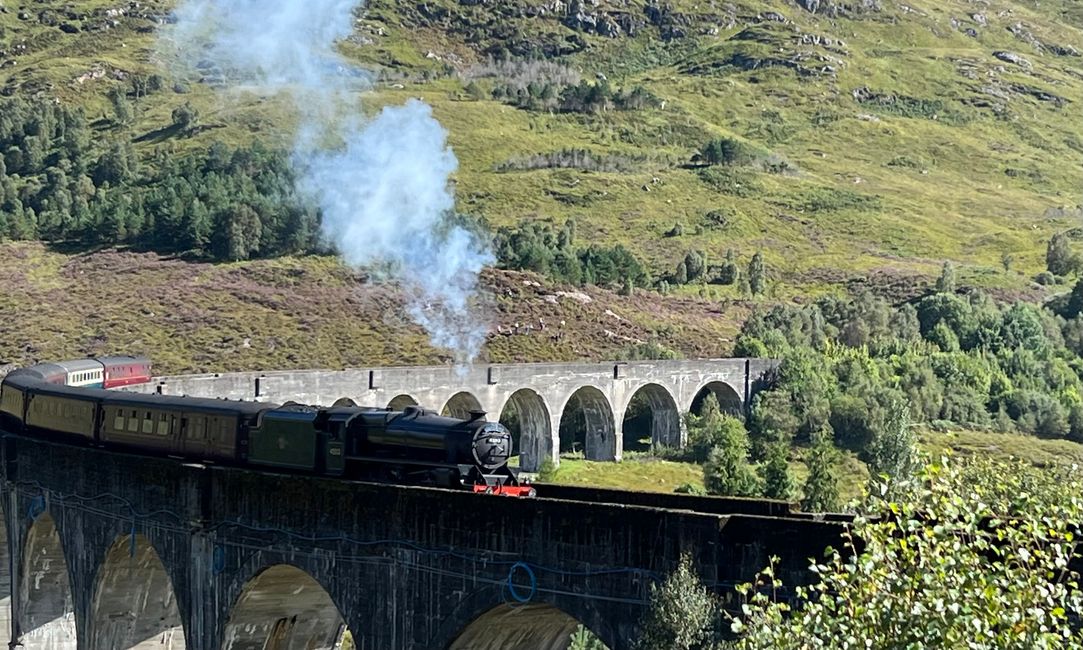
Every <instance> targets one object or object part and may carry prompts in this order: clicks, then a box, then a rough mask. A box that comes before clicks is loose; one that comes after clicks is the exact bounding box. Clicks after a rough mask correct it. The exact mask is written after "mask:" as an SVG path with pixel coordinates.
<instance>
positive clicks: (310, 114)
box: [166, 0, 492, 363]
mask: <svg viewBox="0 0 1083 650" xmlns="http://www.w3.org/2000/svg"><path fill="white" fill-rule="evenodd" d="M357 8H358V2H357V0H182V1H181V3H180V5H179V6H178V7H177V9H176V11H175V18H176V22H175V24H174V25H173V27H172V28H171V29H170V30H167V32H166V39H167V40H166V45H167V46H168V47H169V49H170V54H171V55H172V57H173V58H176V59H179V60H180V61H181V62H182V63H187V64H188V65H189V66H191V65H195V66H198V67H199V68H201V69H206V68H208V67H213V68H217V69H218V70H219V71H220V72H221V73H222V74H223V75H224V76H225V78H226V79H228V80H230V82H231V85H232V86H233V87H234V88H252V86H253V85H255V86H256V89H258V90H260V91H263V92H266V91H270V92H285V93H289V94H290V95H292V97H293V98H294V100H295V102H294V105H295V106H296V108H297V115H298V117H299V119H300V123H299V126H298V132H297V137H296V145H295V147H294V155H293V160H294V164H295V167H296V171H297V174H298V178H299V179H300V185H301V189H302V190H303V191H305V192H307V193H308V195H310V196H311V197H312V198H313V200H314V201H316V202H317V203H318V205H319V207H320V209H321V211H322V215H323V232H324V235H325V236H326V237H327V238H328V240H329V241H330V242H332V243H333V244H334V245H335V247H336V248H337V249H338V251H339V252H340V254H341V255H342V257H343V259H344V260H345V261H346V262H347V263H348V264H351V265H354V266H368V267H371V268H373V269H377V270H382V272H385V273H386V274H387V275H388V276H389V277H390V279H392V280H394V281H396V282H397V283H398V284H399V285H401V286H402V288H403V289H404V290H405V291H406V294H407V311H408V313H409V314H410V316H411V317H412V318H413V319H414V320H415V321H416V322H417V323H419V324H420V325H421V326H422V327H424V328H425V329H426V330H427V331H428V333H429V336H430V339H431V341H432V343H433V344H434V345H436V346H438V347H442V348H448V349H450V350H451V351H452V352H453V354H454V357H455V360H456V362H457V363H467V362H470V361H472V360H473V359H474V358H475V357H476V355H477V353H478V351H479V350H480V348H481V345H482V343H484V340H485V331H486V329H485V323H484V321H483V320H481V319H480V318H478V317H477V316H476V315H475V314H473V313H472V310H471V304H472V299H473V298H474V296H475V295H476V293H477V285H478V274H479V273H480V271H481V268H482V267H483V266H484V265H485V264H487V263H490V262H491V261H492V257H491V255H490V253H489V252H488V251H487V250H486V249H485V247H484V246H483V245H482V244H481V243H479V242H478V241H477V239H476V238H475V237H473V236H472V235H471V234H470V233H468V232H467V231H466V230H464V229H463V228H461V227H458V226H454V225H452V224H450V223H448V217H449V215H450V214H451V212H452V210H453V208H454V204H455V201H454V197H453V196H452V193H451V189H450V186H449V177H450V175H451V174H452V173H453V172H454V171H455V169H456V168H457V167H458V161H457V160H456V158H455V155H454V153H452V151H451V149H450V148H449V147H448V145H447V132H446V131H445V130H444V128H443V127H442V126H441V125H440V124H439V122H437V121H436V119H435V118H434V117H433V115H432V110H431V109H430V108H429V106H427V105H426V104H424V103H422V102H420V101H416V100H411V101H409V102H407V103H406V104H405V105H403V106H393V107H387V108H384V109H383V111H382V112H380V113H379V115H378V116H376V117H375V118H373V119H370V120H366V119H364V118H363V117H361V115H360V112H359V110H358V107H357V103H358V99H357V91H359V90H361V89H364V88H366V87H368V83H369V78H370V77H369V76H368V75H367V74H366V73H365V72H364V71H360V70H357V69H355V68H353V67H352V66H351V65H350V64H349V63H347V62H346V61H345V60H344V59H343V58H342V56H341V55H340V54H339V53H338V52H337V50H336V44H337V43H338V42H339V41H341V40H342V39H344V38H346V37H348V36H349V35H350V34H351V33H352V32H353V25H354V20H355V11H356V9H357ZM328 143H331V144H328Z"/></svg>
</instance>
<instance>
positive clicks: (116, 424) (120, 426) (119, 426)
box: [113, 410, 124, 431]
mask: <svg viewBox="0 0 1083 650" xmlns="http://www.w3.org/2000/svg"><path fill="white" fill-rule="evenodd" d="M113 428H114V429H115V430H117V431H123V430H124V411H122V410H117V415H116V419H114V420H113Z"/></svg>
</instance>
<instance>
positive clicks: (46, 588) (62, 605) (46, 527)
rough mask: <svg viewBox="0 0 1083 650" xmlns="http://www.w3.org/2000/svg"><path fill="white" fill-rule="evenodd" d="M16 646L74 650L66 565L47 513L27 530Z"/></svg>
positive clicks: (75, 643) (73, 631) (73, 610)
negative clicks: (17, 644) (18, 644)
mask: <svg viewBox="0 0 1083 650" xmlns="http://www.w3.org/2000/svg"><path fill="white" fill-rule="evenodd" d="M19 599H20V601H21V603H22V607H21V608H20V611H19V621H18V623H19V642H20V643H21V644H22V647H23V649H24V650H76V648H77V641H76V627H75V605H74V603H73V601H72V594H71V581H70V579H69V576H68V562H67V559H66V558H65V557H64V548H63V546H61V544H60V534H59V533H58V532H57V530H56V522H55V521H54V520H53V517H52V515H50V514H49V513H45V514H42V515H41V516H39V517H38V518H37V519H36V520H35V521H34V523H33V524H31V526H30V530H29V531H28V532H27V535H26V543H25V545H24V547H23V559H22V573H21V575H20V579H19Z"/></svg>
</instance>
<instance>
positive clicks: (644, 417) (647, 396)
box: [621, 384, 681, 452]
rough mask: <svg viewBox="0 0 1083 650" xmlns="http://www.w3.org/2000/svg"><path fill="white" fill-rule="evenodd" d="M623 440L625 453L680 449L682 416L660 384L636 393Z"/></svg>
mask: <svg viewBox="0 0 1083 650" xmlns="http://www.w3.org/2000/svg"><path fill="white" fill-rule="evenodd" d="M621 437H622V441H623V443H624V451H626V452H627V451H633V452H646V451H650V450H651V449H657V448H660V447H672V448H677V447H680V446H681V414H680V411H679V410H678V409H677V402H676V401H675V400H674V399H673V396H672V395H671V394H670V393H669V391H668V390H666V389H665V388H664V387H662V386H660V385H658V384H647V385H645V386H641V387H640V388H639V389H638V390H636V392H635V393H633V394H632V399H630V400H629V401H628V408H626V409H625V410H624V421H623V422H622V423H621Z"/></svg>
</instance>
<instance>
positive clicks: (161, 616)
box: [90, 535, 186, 650]
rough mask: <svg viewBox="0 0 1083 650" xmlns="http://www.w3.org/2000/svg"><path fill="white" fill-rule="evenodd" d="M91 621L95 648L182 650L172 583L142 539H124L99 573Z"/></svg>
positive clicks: (182, 630)
mask: <svg viewBox="0 0 1083 650" xmlns="http://www.w3.org/2000/svg"><path fill="white" fill-rule="evenodd" d="M92 616H93V618H92V619H91V628H90V630H91V637H90V638H91V643H90V647H92V648H110V649H111V650H183V649H184V648H185V646H186V643H185V638H184V628H183V626H182V624H181V617H180V611H179V609H178V608H177V599H176V592H174V590H173V582H172V580H170V578H169V574H168V573H167V572H166V570H165V565H163V564H162V560H161V558H159V557H158V553H157V552H156V551H155V550H154V547H153V546H152V545H151V544H150V541H149V540H148V539H147V538H146V537H144V536H143V535H136V536H135V538H134V540H133V538H132V536H131V535H124V536H123V537H121V538H119V539H118V540H117V541H116V542H114V543H113V545H112V546H111V547H110V548H109V551H108V552H107V553H106V556H105V562H103V563H102V566H101V568H100V569H99V570H98V579H97V587H96V589H95V592H94V604H93V614H92Z"/></svg>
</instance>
